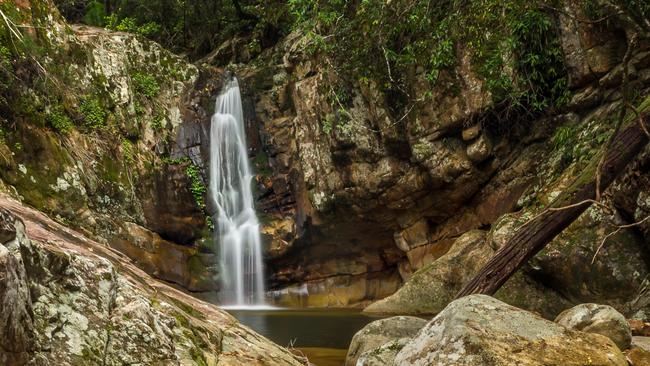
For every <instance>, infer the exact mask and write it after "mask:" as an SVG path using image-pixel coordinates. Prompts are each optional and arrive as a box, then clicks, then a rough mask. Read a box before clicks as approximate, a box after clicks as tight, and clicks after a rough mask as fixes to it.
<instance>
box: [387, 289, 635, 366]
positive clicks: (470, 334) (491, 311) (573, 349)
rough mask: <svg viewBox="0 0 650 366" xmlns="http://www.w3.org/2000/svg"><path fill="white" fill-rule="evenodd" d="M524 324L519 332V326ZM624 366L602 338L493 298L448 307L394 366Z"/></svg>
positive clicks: (613, 347)
mask: <svg viewBox="0 0 650 366" xmlns="http://www.w3.org/2000/svg"><path fill="white" fill-rule="evenodd" d="M522 324H525V325H526V326H525V327H522V326H521V325H522ZM585 360H590V363H591V364H593V365H603V366H606V365H607V366H625V365H627V361H626V359H625V356H624V355H623V354H622V353H621V351H620V350H619V349H618V348H617V347H616V345H615V344H614V343H613V342H612V341H611V340H610V339H608V338H607V337H604V336H601V335H598V334H591V333H583V332H578V331H574V330H569V329H566V328H564V327H562V326H560V325H558V324H556V323H553V322H551V321H548V320H544V319H542V318H540V317H538V316H536V315H533V314H531V313H528V312H526V311H523V310H520V309H517V308H514V307H511V306H509V305H506V304H505V303H503V302H500V301H498V300H496V299H494V298H491V297H488V296H484V295H472V296H467V297H464V298H462V299H459V300H456V301H454V302H452V303H450V304H449V305H448V306H447V307H446V308H445V309H444V310H443V311H442V312H441V313H440V314H438V315H437V316H436V317H435V318H434V319H433V320H432V321H431V322H429V323H428V324H427V325H426V326H425V327H424V328H422V330H420V332H419V333H418V334H417V335H416V336H415V337H414V338H413V339H412V340H411V341H409V342H408V343H407V344H406V345H405V346H404V348H402V350H401V351H400V352H399V353H398V354H397V356H396V357H395V365H436V364H443V365H444V364H454V365H468V366H469V365H486V366H497V365H515V364H516V365H531V366H532V365H540V366H541V365H548V364H556V365H567V366H569V365H575V366H578V365H583V364H584V363H585Z"/></svg>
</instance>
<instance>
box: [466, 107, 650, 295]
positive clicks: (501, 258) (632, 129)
mask: <svg viewBox="0 0 650 366" xmlns="http://www.w3.org/2000/svg"><path fill="white" fill-rule="evenodd" d="M641 120H642V123H643V124H644V125H645V126H648V125H649V124H650V115H648V114H646V113H644V114H643V117H642V118H641ZM647 143H648V137H647V136H646V135H645V132H644V131H643V129H642V128H641V126H640V123H637V122H633V123H632V124H628V126H627V127H626V128H625V129H624V130H623V131H622V132H620V133H619V134H618V136H617V137H616V138H615V139H614V140H613V142H612V144H611V146H610V148H609V149H608V151H606V152H605V153H606V154H607V155H606V156H605V161H604V164H603V169H602V172H601V191H603V190H605V189H606V188H607V187H608V186H609V185H610V184H611V183H612V181H614V179H615V178H616V177H617V176H618V174H620V173H621V172H622V171H623V169H624V168H625V166H626V165H627V164H628V163H629V162H630V161H632V159H634V157H635V156H636V155H637V154H639V152H641V150H642V149H643V148H644V147H645V145H646V144H647ZM599 159H600V155H598V156H596V157H595V158H594V159H593V160H592V162H591V164H590V165H589V168H587V169H586V170H585V171H584V172H583V173H582V174H581V175H580V176H579V177H578V178H577V179H576V180H575V182H574V183H573V185H572V186H571V187H570V188H569V189H567V190H566V191H565V192H564V193H563V194H562V195H561V196H560V197H558V199H556V200H555V201H554V202H553V204H552V205H551V207H566V206H571V205H575V204H578V203H580V202H583V201H585V200H589V199H591V200H593V199H594V198H595V196H596V180H595V173H596V166H597V165H598V161H599ZM590 205H591V202H585V203H582V204H579V205H576V206H575V207H570V208H566V209H561V210H557V211H552V210H546V211H544V212H543V213H542V214H540V215H539V216H537V217H536V218H534V219H533V220H532V221H530V222H528V223H527V224H525V225H524V226H522V227H520V228H519V229H518V230H517V232H516V233H515V234H514V236H513V237H512V238H510V240H508V242H507V243H506V244H505V245H504V246H503V247H502V248H501V249H500V250H499V251H498V252H497V253H496V254H495V255H494V257H492V259H490V261H488V263H486V264H485V266H484V267H483V268H482V269H481V270H480V271H479V273H478V274H477V275H476V276H475V277H474V278H473V279H472V280H471V281H470V282H469V283H467V284H466V285H465V287H463V289H462V290H460V292H459V293H458V294H457V295H456V298H460V297H463V296H467V295H471V294H487V295H493V294H494V293H495V292H496V291H497V290H498V289H499V288H500V287H501V286H502V285H503V284H504V283H505V282H506V281H507V280H508V279H509V278H510V276H512V275H513V274H514V273H515V272H516V271H517V270H518V269H519V268H520V267H521V266H522V265H524V264H525V263H526V262H527V261H528V260H529V259H530V258H532V257H533V256H534V255H535V254H537V253H538V252H539V251H540V250H542V249H543V248H544V247H545V246H546V244H548V243H549V242H550V241H551V240H553V238H554V237H555V236H556V235H558V234H559V233H561V232H562V230H564V229H565V228H566V227H567V226H569V225H570V224H571V223H572V222H573V221H574V220H576V219H577V218H578V216H580V214H581V213H583V212H584V211H585V210H586V209H587V208H588V207H589V206H590Z"/></svg>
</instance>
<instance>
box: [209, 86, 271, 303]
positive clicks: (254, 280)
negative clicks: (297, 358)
mask: <svg viewBox="0 0 650 366" xmlns="http://www.w3.org/2000/svg"><path fill="white" fill-rule="evenodd" d="M252 178H253V175H252V174H251V169H250V166H249V163H248V153H247V149H246V135H245V132H244V116H243V111H242V104H241V96H240V93H239V84H238V82H237V79H236V78H233V79H232V80H231V81H229V82H228V83H227V85H226V87H225V89H224V90H223V92H222V93H221V94H220V95H219V96H218V97H217V100H216V109H215V114H214V115H213V116H212V121H211V125H210V194H211V197H212V200H213V203H214V204H215V207H216V213H215V215H214V222H215V240H217V242H218V243H219V261H220V278H221V291H220V295H219V297H220V302H221V304H222V305H226V306H237V307H241V306H249V305H263V304H264V269H263V264H262V248H261V239H260V231H259V221H258V219H257V215H256V214H255V207H254V205H253V194H252V191H251V179H252Z"/></svg>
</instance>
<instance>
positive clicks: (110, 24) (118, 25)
mask: <svg viewBox="0 0 650 366" xmlns="http://www.w3.org/2000/svg"><path fill="white" fill-rule="evenodd" d="M104 20H105V23H106V27H107V28H109V29H113V30H116V31H120V32H129V33H135V34H139V35H141V36H144V37H150V36H152V35H154V34H156V33H157V32H159V31H160V25H159V24H157V23H156V22H146V23H143V24H138V21H137V20H136V19H135V18H131V17H125V18H122V19H121V20H119V21H118V17H117V15H116V14H111V15H110V16H108V17H105V19H104Z"/></svg>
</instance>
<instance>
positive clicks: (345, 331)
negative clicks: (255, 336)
mask: <svg viewBox="0 0 650 366" xmlns="http://www.w3.org/2000/svg"><path fill="white" fill-rule="evenodd" d="M227 311H228V312H229V313H230V314H232V315H233V316H234V317H236V318H237V319H238V320H239V321H240V322H242V323H243V324H245V325H247V326H248V327H250V328H252V329H254V330H255V331H257V332H258V333H260V334H262V335H264V336H265V337H267V338H269V339H271V340H272V341H274V342H275V343H277V344H279V345H281V346H284V347H290V346H292V347H293V348H297V349H299V350H300V351H302V352H303V353H304V354H305V356H307V357H308V358H309V360H310V361H311V362H313V363H315V364H316V365H317V366H340V365H343V363H344V362H345V354H346V352H347V349H348V346H349V345H350V341H351V340H352V337H353V336H354V334H355V333H356V332H357V331H359V329H361V328H363V327H364V326H365V325H366V324H368V323H370V322H371V321H374V320H377V319H381V317H379V316H371V315H366V314H363V313H361V311H359V310H350V309H273V310H239V309H237V310H234V309H227Z"/></svg>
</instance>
